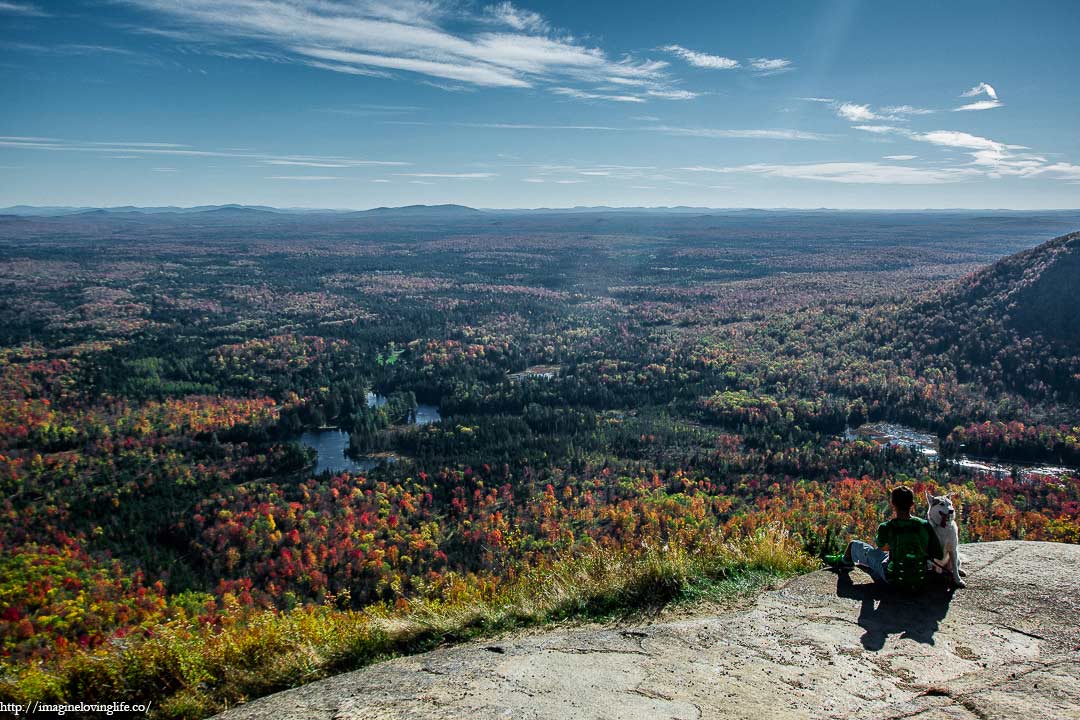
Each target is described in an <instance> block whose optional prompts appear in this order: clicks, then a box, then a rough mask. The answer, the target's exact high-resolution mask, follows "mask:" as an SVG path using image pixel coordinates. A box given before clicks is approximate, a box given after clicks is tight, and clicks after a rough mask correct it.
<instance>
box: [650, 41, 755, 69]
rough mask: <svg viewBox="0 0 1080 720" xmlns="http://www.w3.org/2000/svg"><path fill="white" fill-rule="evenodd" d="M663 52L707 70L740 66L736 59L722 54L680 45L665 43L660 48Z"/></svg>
mask: <svg viewBox="0 0 1080 720" xmlns="http://www.w3.org/2000/svg"><path fill="white" fill-rule="evenodd" d="M660 49H661V50H663V51H664V52H669V53H672V54H673V55H677V56H679V57H680V58H682V59H683V60H685V61H686V62H688V63H689V64H691V65H693V66H694V67H699V68H706V69H708V70H732V69H734V68H737V67H740V65H739V61H738V60H732V59H731V58H728V57H723V56H722V55H710V54H708V53H703V52H697V51H695V50H690V49H688V48H684V47H683V46H682V45H665V46H664V47H662V48H660Z"/></svg>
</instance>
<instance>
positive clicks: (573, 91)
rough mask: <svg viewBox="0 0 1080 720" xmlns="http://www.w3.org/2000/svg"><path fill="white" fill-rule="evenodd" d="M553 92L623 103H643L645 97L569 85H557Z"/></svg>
mask: <svg viewBox="0 0 1080 720" xmlns="http://www.w3.org/2000/svg"><path fill="white" fill-rule="evenodd" d="M551 92H553V93H555V94H556V95H563V96H564V97H572V98H576V99H578V100H606V101H609V102H623V103H643V102H645V98H643V97H639V96H637V95H609V94H606V93H595V92H588V91H585V90H578V89H577V88H569V87H557V88H552V89H551Z"/></svg>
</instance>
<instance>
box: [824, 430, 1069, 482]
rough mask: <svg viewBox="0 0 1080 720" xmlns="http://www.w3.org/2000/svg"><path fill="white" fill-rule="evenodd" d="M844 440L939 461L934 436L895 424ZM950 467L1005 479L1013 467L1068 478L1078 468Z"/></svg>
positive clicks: (962, 462)
mask: <svg viewBox="0 0 1080 720" xmlns="http://www.w3.org/2000/svg"><path fill="white" fill-rule="evenodd" d="M844 438H845V439H846V440H857V439H869V440H876V441H877V442H880V443H884V444H885V445H893V446H896V447H906V448H910V449H912V450H917V451H918V452H921V453H922V454H923V455H926V456H927V457H928V458H930V459H932V460H937V459H938V438H937V436H936V435H934V434H933V433H927V432H924V431H922V430H916V429H915V428H912V427H908V426H906V425H898V424H895V423H884V422H881V423H868V424H866V425H861V426H859V427H857V428H855V429H851V428H848V429H847V430H845V431H844ZM950 464H952V465H956V466H958V467H962V468H965V469H967V470H971V471H974V472H977V473H987V474H990V475H997V476H998V477H1004V476H1006V475H1011V474H1012V470H1013V468H1014V467H1019V468H1020V474H1021V477H1030V476H1033V475H1051V476H1054V477H1057V476H1059V475H1067V474H1070V473H1075V472H1077V468H1070V467H1061V466H1057V465H1039V464H1037V463H1023V462H1015V461H1010V460H999V459H995V458H978V457H972V456H970V455H957V456H956V457H955V458H953V459H952V460H951V461H950Z"/></svg>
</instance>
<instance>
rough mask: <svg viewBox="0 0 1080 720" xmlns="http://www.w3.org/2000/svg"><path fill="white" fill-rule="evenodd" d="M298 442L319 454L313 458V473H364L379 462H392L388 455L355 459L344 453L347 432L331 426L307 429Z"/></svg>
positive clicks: (346, 449) (346, 444)
mask: <svg viewBox="0 0 1080 720" xmlns="http://www.w3.org/2000/svg"><path fill="white" fill-rule="evenodd" d="M298 440H299V442H301V443H302V444H304V445H305V446H307V447H309V448H311V449H312V450H314V451H315V452H317V453H318V454H319V456H318V458H317V459H316V460H315V474H316V475H321V474H322V473H324V472H332V473H343V472H347V473H365V472H368V471H370V470H374V469H375V468H377V467H378V466H379V464H380V463H381V462H383V461H384V460H386V461H387V462H394V460H395V458H393V456H390V457H388V458H386V457H376V456H374V455H369V456H366V457H363V458H358V459H356V460H354V459H352V458H351V457H349V456H348V455H346V454H345V453H346V452H347V451H348V449H349V433H347V432H345V431H344V430H338V429H337V428H333V429H330V430H309V431H308V432H305V433H304V434H303V435H301V436H300V437H299V438H298Z"/></svg>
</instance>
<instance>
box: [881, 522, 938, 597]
mask: <svg viewBox="0 0 1080 720" xmlns="http://www.w3.org/2000/svg"><path fill="white" fill-rule="evenodd" d="M888 526H889V527H888V534H889V539H888V544H889V565H888V567H887V568H886V570H885V576H886V578H888V581H889V584H890V585H894V586H896V587H899V588H903V589H908V590H918V589H920V588H922V587H923V586H924V585H925V584H926V559H927V558H928V557H929V554H928V549H929V545H930V537H929V534H930V533H931V532H932V530H931V529H930V526H929V525H928V524H927V523H925V522H922V521H920V520H917V519H915V518H912V519H911V520H893V521H891V522H890V523H888Z"/></svg>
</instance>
